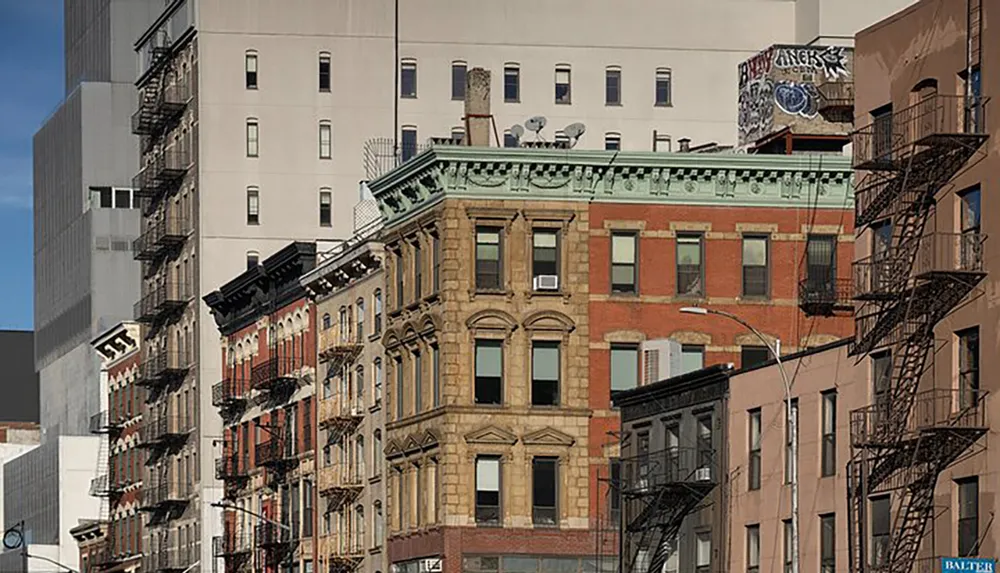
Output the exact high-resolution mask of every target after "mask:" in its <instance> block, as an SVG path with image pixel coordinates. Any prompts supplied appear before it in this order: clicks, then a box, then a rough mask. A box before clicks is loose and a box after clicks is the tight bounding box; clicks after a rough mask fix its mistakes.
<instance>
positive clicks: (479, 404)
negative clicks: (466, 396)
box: [472, 402, 504, 410]
mask: <svg viewBox="0 0 1000 573" xmlns="http://www.w3.org/2000/svg"><path fill="white" fill-rule="evenodd" d="M472 405H473V406H475V407H476V408H490V409H496V410H499V409H500V408H503V407H504V404H503V402H500V403H499V404H493V403H489V404H487V403H483V402H473V404H472Z"/></svg>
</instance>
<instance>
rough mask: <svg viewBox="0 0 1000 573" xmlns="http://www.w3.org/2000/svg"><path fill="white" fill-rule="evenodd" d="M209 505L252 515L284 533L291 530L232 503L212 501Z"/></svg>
mask: <svg viewBox="0 0 1000 573" xmlns="http://www.w3.org/2000/svg"><path fill="white" fill-rule="evenodd" d="M209 505H211V506H212V507H217V508H219V509H232V510H234V511H242V512H243V513H246V514H248V515H252V516H253V517H256V518H257V519H259V520H261V521H263V522H265V523H270V524H271V525H274V526H276V527H279V528H281V529H283V530H285V531H289V532H290V531H291V530H292V528H291V527H289V526H288V525H285V524H284V523H281V522H280V521H275V520H273V519H271V518H270V517H267V516H264V515H261V514H259V513H257V512H255V511H250V510H249V509H247V508H245V507H240V506H238V505H235V504H232V503H224V502H221V501H214V502H212V503H210V504H209Z"/></svg>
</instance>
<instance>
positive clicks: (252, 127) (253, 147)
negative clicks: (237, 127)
mask: <svg viewBox="0 0 1000 573" xmlns="http://www.w3.org/2000/svg"><path fill="white" fill-rule="evenodd" d="M259 137H260V126H259V125H258V124H257V120H256V119H248V120H247V157H257V156H258V153H259V152H260V148H259V145H260V141H259Z"/></svg>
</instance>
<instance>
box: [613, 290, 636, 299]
mask: <svg viewBox="0 0 1000 573" xmlns="http://www.w3.org/2000/svg"><path fill="white" fill-rule="evenodd" d="M611 296H613V297H620V298H639V291H635V292H623V291H616V290H612V291H611Z"/></svg>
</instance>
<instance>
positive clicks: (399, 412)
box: [393, 357, 406, 420]
mask: <svg viewBox="0 0 1000 573" xmlns="http://www.w3.org/2000/svg"><path fill="white" fill-rule="evenodd" d="M393 367H394V368H395V370H396V395H395V396H393V398H394V399H395V400H396V419H397V420H402V419H403V414H404V404H405V402H404V397H405V396H406V387H405V385H404V383H403V359H402V357H398V358H396V359H395V360H394V361H393Z"/></svg>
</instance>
